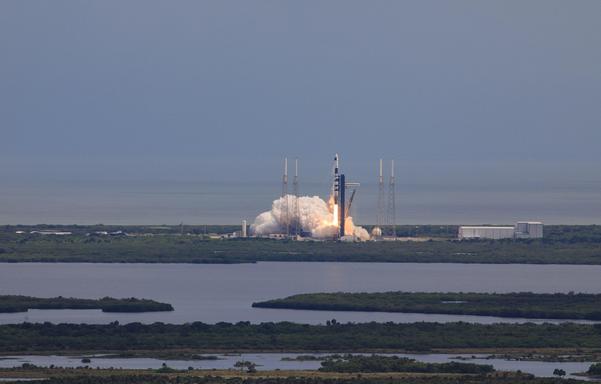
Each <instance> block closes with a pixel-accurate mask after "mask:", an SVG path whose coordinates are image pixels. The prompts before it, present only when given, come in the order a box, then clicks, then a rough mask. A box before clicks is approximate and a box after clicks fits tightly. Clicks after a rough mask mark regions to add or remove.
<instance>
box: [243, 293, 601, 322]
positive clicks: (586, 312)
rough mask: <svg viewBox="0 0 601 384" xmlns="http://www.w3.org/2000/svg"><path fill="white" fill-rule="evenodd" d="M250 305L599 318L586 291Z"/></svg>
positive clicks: (334, 297)
mask: <svg viewBox="0 0 601 384" xmlns="http://www.w3.org/2000/svg"><path fill="white" fill-rule="evenodd" d="M252 306H253V307H257V308H282V309H304V310H307V309H309V310H317V311H366V312H404V313H429V314H434V313H436V314H449V315H476V316H496V317H521V318H528V319H573V320H601V294H585V293H578V294H571V293H570V294H563V293H554V294H540V293H530V292H520V293H502V294H498V293H462V292H460V293H424V292H381V293H345V292H335V293H307V294H299V295H293V296H289V297H286V298H283V299H275V300H268V301H262V302H258V303H253V304H252Z"/></svg>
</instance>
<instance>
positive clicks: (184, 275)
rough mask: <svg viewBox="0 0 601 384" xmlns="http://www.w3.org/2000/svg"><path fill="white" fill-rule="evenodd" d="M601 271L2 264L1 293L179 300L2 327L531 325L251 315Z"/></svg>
mask: <svg viewBox="0 0 601 384" xmlns="http://www.w3.org/2000/svg"><path fill="white" fill-rule="evenodd" d="M599 276H601V266H578V265H484V264H383V263H283V262H280V263H257V264H239V265H193V264H192V265H190V264H61V263H56V264H52V263H49V264H46V263H33V264H30V263H23V264H0V294H21V295H32V296H40V297H54V296H65V297H81V298H99V297H104V296H112V297H140V298H148V299H154V300H158V301H163V302H167V303H171V304H172V305H173V306H174V307H175V311H173V312H162V313H160V312H159V313H139V314H132V313H128V314H115V313H103V312H101V311H99V310H98V311H97V310H32V311H29V312H27V313H13V314H0V323H18V322H22V321H30V322H43V321H51V322H74V323H108V322H111V321H115V320H118V321H119V322H121V323H127V322H133V321H138V322H144V323H151V322H155V321H162V322H166V323H184V322H192V321H203V322H206V323H216V322H219V321H225V322H237V321H251V322H263V321H285V320H286V321H294V322H299V323H313V324H316V323H325V322H326V321H327V320H329V319H332V318H335V319H337V320H339V321H343V322H347V321H354V322H365V321H395V322H414V321H441V322H444V321H459V320H462V321H471V322H482V323H492V322H499V321H524V320H519V319H513V320H512V319H501V318H494V317H476V316H449V315H427V314H402V313H368V312H328V311H304V310H303V311H294V310H278V309H260V308H251V304H252V303H253V302H255V301H261V300H266V299H272V298H277V297H284V296H288V295H292V294H297V293H307V292H337V291H346V292H378V291H380V292H381V291H395V290H402V291H426V292H427V291H430V292H434V291H437V292H440V291H455V292H460V291H463V292H517V291H532V292H540V293H544V292H547V293H552V292H569V291H574V292H589V293H601V283H599Z"/></svg>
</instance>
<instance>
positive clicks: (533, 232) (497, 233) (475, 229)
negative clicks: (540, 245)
mask: <svg viewBox="0 0 601 384" xmlns="http://www.w3.org/2000/svg"><path fill="white" fill-rule="evenodd" d="M542 237H543V223H541V222H539V221H520V222H518V223H517V224H516V225H515V226H513V227H509V226H507V227H493V226H461V227H459V239H460V240H463V239H492V240H500V239H540V238H542Z"/></svg>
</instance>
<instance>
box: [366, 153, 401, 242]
mask: <svg viewBox="0 0 601 384" xmlns="http://www.w3.org/2000/svg"><path fill="white" fill-rule="evenodd" d="M382 163H383V160H382V159H380V168H379V173H378V205H377V222H376V226H375V227H373V228H372V230H371V235H372V237H373V238H374V239H380V238H382V237H384V236H387V237H388V238H394V239H396V235H397V233H396V185H395V176H394V160H391V161H390V178H389V179H388V199H386V191H385V187H384V169H383V166H382ZM384 200H386V203H385V202H384Z"/></svg>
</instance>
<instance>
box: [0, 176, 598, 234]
mask: <svg viewBox="0 0 601 384" xmlns="http://www.w3.org/2000/svg"><path fill="white" fill-rule="evenodd" d="M273 180H274V181H273V182H272V183H250V182H248V183H235V182H231V183H226V182H183V181H170V182H165V181H121V182H116V181H50V180H46V181H27V182H26V181H23V182H15V181H13V182H8V181H3V183H2V185H0V224H39V223H50V224H98V223H104V224H179V223H180V222H182V221H183V222H184V223H187V224H237V223H239V222H240V221H241V220H242V219H247V220H249V222H251V221H252V220H253V219H254V218H255V217H256V216H257V214H259V213H261V212H263V211H266V210H269V209H270V208H271V202H272V201H273V200H274V198H277V197H278V196H279V194H280V191H281V187H280V185H279V184H278V181H279V180H280V177H279V175H274V179H273ZM398 180H399V181H398V186H397V208H398V212H397V218H398V220H397V222H398V223H402V224H470V223H498V224H501V223H506V224H513V223H514V222H515V221H518V220H542V221H544V222H545V223H547V224H553V223H555V224H558V223H559V224H587V223H599V214H598V213H599V212H601V181H599V180H589V181H587V180H576V181H569V180H565V179H561V180H559V181H556V180H555V179H553V178H550V179H548V180H534V179H533V180H521V181H519V182H518V181H513V182H500V181H494V180H487V181H486V182H485V183H484V182H482V181H481V180H479V179H478V180H476V179H475V180H462V181H458V180H457V181H453V180H445V181H444V182H443V181H440V182H438V183H437V181H436V180H432V181H431V182H429V183H423V182H422V183H416V182H407V181H405V182H403V179H402V178H400V177H399V179H398ZM356 181H360V182H361V187H360V188H359V191H358V194H357V198H356V199H355V201H354V203H353V207H354V208H353V212H352V215H353V217H354V218H355V221H356V222H357V223H375V222H376V217H375V215H376V202H377V186H376V185H375V183H373V180H356ZM300 190H301V193H302V194H310V195H318V196H321V197H322V198H323V197H325V196H326V195H327V193H328V191H329V175H328V174H327V173H325V174H324V177H323V181H320V182H319V183H315V182H314V183H308V182H304V181H302V180H301V185H300Z"/></svg>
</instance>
